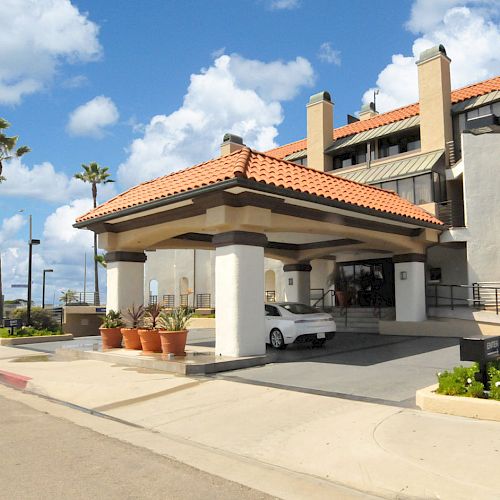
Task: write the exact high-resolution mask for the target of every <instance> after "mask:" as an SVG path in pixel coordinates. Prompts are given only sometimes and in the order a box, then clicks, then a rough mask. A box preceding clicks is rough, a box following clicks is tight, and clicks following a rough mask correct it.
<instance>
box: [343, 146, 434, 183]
mask: <svg viewBox="0 0 500 500" xmlns="http://www.w3.org/2000/svg"><path fill="white" fill-rule="evenodd" d="M443 155H444V150H442V149H441V150H438V151H432V152H431V153H424V154H420V155H415V156H410V157H409V158H403V159H401V160H395V161H390V162H387V163H383V164H382V165H372V166H371V167H363V168H359V169H357V170H350V171H348V172H339V171H335V172H334V175H338V176H339V177H343V178H344V179H349V180H351V181H356V182H360V183H362V184H376V183H378V182H386V181H392V180H396V179H403V178H405V177H412V176H413V175H416V174H424V173H426V172H432V171H437V170H439V167H440V165H439V160H440V159H441V158H442V157H443Z"/></svg>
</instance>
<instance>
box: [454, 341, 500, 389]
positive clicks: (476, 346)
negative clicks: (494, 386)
mask: <svg viewBox="0 0 500 500" xmlns="http://www.w3.org/2000/svg"><path fill="white" fill-rule="evenodd" d="M497 359H500V336H498V337H470V338H463V339H460V360H461V361H476V362H477V363H478V364H479V374H480V376H481V382H482V383H483V385H484V388H485V389H486V390H489V384H488V369H487V365H488V363H489V362H490V361H496V360H497Z"/></svg>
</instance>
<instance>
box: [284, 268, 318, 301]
mask: <svg viewBox="0 0 500 500" xmlns="http://www.w3.org/2000/svg"><path fill="white" fill-rule="evenodd" d="M311 270H312V267H311V265H310V264H309V263H308V262H301V263H299V264H286V265H284V266H283V271H284V272H285V300H286V301H287V302H299V303H301V304H307V305H309V304H310V302H311Z"/></svg>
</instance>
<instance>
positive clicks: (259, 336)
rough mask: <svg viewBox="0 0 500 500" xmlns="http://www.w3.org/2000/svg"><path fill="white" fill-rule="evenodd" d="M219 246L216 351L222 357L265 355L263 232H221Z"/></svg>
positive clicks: (216, 268) (216, 291)
mask: <svg viewBox="0 0 500 500" xmlns="http://www.w3.org/2000/svg"><path fill="white" fill-rule="evenodd" d="M213 243H214V245H215V248H216V250H215V300H216V304H217V309H216V314H215V352H216V354H217V355H222V356H235V357H236V356H252V355H260V354H265V352H266V344H265V333H264V328H265V324H264V246H265V245H266V244H267V238H266V236H265V235H263V234H259V233H250V232H246V231H232V232H228V233H222V234H217V235H215V236H214V238H213Z"/></svg>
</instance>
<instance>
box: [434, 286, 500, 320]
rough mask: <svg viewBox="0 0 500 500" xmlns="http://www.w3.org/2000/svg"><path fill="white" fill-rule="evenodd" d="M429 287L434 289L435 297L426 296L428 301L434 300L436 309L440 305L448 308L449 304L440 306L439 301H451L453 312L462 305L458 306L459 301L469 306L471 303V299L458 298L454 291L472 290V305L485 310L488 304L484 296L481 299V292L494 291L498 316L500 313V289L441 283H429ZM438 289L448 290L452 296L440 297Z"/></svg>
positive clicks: (450, 305)
mask: <svg viewBox="0 0 500 500" xmlns="http://www.w3.org/2000/svg"><path fill="white" fill-rule="evenodd" d="M427 286H428V287H433V288H434V295H433V296H429V295H428V294H426V295H427V298H428V299H434V306H435V307H439V306H440V305H441V306H446V305H447V304H440V303H439V300H440V299H441V300H449V301H450V304H449V307H450V308H451V310H452V311H453V310H454V309H455V307H456V306H458V305H460V304H457V301H462V302H465V303H466V305H468V304H469V302H470V301H471V299H469V298H463V297H457V296H456V295H455V294H454V291H455V290H456V289H461V290H472V304H473V306H474V307H477V308H483V309H484V308H485V307H486V306H487V305H488V304H487V303H486V302H485V301H484V295H483V297H481V290H492V291H493V292H494V295H495V311H496V314H497V315H498V313H499V303H498V300H499V297H500V293H499V290H500V287H495V286H483V285H480V284H479V283H473V284H472V285H446V284H440V283H428V284H427ZM438 288H445V289H448V290H449V293H450V295H449V296H448V297H446V296H440V295H439V293H438ZM492 295H493V294H492Z"/></svg>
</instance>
